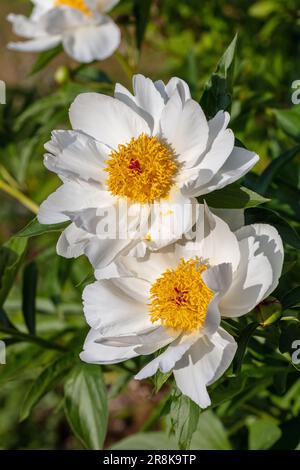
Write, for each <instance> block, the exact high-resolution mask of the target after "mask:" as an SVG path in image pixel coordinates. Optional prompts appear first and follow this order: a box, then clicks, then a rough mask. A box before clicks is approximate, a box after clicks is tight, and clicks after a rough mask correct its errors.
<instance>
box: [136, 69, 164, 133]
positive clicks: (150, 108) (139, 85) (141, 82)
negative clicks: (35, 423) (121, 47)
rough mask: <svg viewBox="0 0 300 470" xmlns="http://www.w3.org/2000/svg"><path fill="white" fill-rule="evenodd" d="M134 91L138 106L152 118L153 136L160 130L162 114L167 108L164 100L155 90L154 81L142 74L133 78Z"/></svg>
mask: <svg viewBox="0 0 300 470" xmlns="http://www.w3.org/2000/svg"><path fill="white" fill-rule="evenodd" d="M133 89H134V94H135V102H136V104H137V106H138V107H139V108H141V109H142V110H144V111H146V113H147V114H148V115H149V116H150V117H151V118H152V121H153V125H152V127H151V130H152V132H153V134H156V133H157V132H158V129H159V120H160V117H161V113H162V110H163V108H164V106H165V103H164V100H163V98H162V97H161V95H160V93H159V92H158V90H157V89H156V88H155V86H154V83H153V82H152V80H150V78H146V77H144V76H143V75H140V74H139V75H135V76H134V77H133ZM147 122H148V121H147Z"/></svg>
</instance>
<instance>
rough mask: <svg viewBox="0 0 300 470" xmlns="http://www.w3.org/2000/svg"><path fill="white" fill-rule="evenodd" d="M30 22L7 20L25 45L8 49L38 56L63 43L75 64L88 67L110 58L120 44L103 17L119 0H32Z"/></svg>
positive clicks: (110, 23)
mask: <svg viewBox="0 0 300 470" xmlns="http://www.w3.org/2000/svg"><path fill="white" fill-rule="evenodd" d="M32 1H33V3H34V8H33V12H32V14H31V16H30V17H29V18H27V17H25V16H23V15H14V14H10V15H9V16H8V20H9V21H10V22H11V23H12V24H13V30H14V32H15V33H16V34H18V35H19V36H23V37H25V38H27V41H24V42H12V43H9V44H8V47H9V49H13V50H17V51H26V52H40V51H45V50H48V49H51V48H53V47H55V46H57V45H58V44H60V43H62V45H63V48H64V50H65V52H66V53H67V54H68V55H69V56H71V57H72V58H73V59H75V60H77V61H78V62H83V63H88V62H92V61H93V60H103V59H106V58H107V57H109V56H111V55H112V54H113V53H114V51H115V50H116V49H117V48H118V46H119V44H120V30H119V28H118V27H117V25H116V24H115V23H114V22H113V21H112V20H111V19H110V18H109V17H108V16H107V15H106V13H107V12H108V11H109V10H110V9H111V8H112V7H113V6H114V5H116V4H117V3H118V2H119V0H32Z"/></svg>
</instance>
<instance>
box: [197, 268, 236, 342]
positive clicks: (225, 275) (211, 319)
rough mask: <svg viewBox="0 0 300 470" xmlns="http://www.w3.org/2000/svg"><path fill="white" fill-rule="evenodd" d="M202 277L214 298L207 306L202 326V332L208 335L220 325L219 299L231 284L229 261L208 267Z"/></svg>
mask: <svg viewBox="0 0 300 470" xmlns="http://www.w3.org/2000/svg"><path fill="white" fill-rule="evenodd" d="M202 279H203V281H204V282H205V284H206V285H207V287H209V288H210V289H211V290H212V291H213V292H214V298H213V299H212V301H211V302H210V304H209V306H208V309H207V313H206V318H205V324H204V328H203V334H205V335H209V336H210V335H212V334H214V333H215V332H216V331H217V329H218V328H219V326H220V322H221V313H220V310H219V301H220V299H221V298H222V297H223V295H224V294H225V293H226V292H227V291H228V289H229V288H230V286H231V284H232V266H231V264H230V263H223V264H219V265H218V266H214V267H212V268H208V269H207V271H205V272H204V273H203V274H202Z"/></svg>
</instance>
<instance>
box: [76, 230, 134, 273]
mask: <svg viewBox="0 0 300 470" xmlns="http://www.w3.org/2000/svg"><path fill="white" fill-rule="evenodd" d="M132 243H133V242H132V240H130V239H118V238H116V239H110V238H107V239H103V238H97V237H93V238H92V239H91V240H90V242H89V243H88V245H86V247H85V250H84V253H85V255H86V256H87V257H88V259H89V261H90V263H91V264H92V266H93V267H94V268H95V269H96V270H98V269H100V270H101V269H102V268H105V267H106V266H108V265H109V264H110V263H112V262H113V261H115V259H116V258H117V257H118V256H121V255H122V254H127V252H128V251H129V250H130V249H131V247H132Z"/></svg>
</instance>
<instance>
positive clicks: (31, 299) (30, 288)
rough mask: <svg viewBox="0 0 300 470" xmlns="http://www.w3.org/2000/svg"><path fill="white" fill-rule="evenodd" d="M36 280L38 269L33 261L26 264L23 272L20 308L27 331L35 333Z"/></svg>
mask: <svg viewBox="0 0 300 470" xmlns="http://www.w3.org/2000/svg"><path fill="white" fill-rule="evenodd" d="M37 282H38V269H37V265H36V263H35V262H32V263H30V264H28V265H27V266H26V267H25V269H24V274H23V295H22V310H23V315H24V320H25V324H26V326H27V329H28V331H29V333H31V334H33V335H34V334H35V324H36V316H35V315H36V310H35V303H36V290H37Z"/></svg>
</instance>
